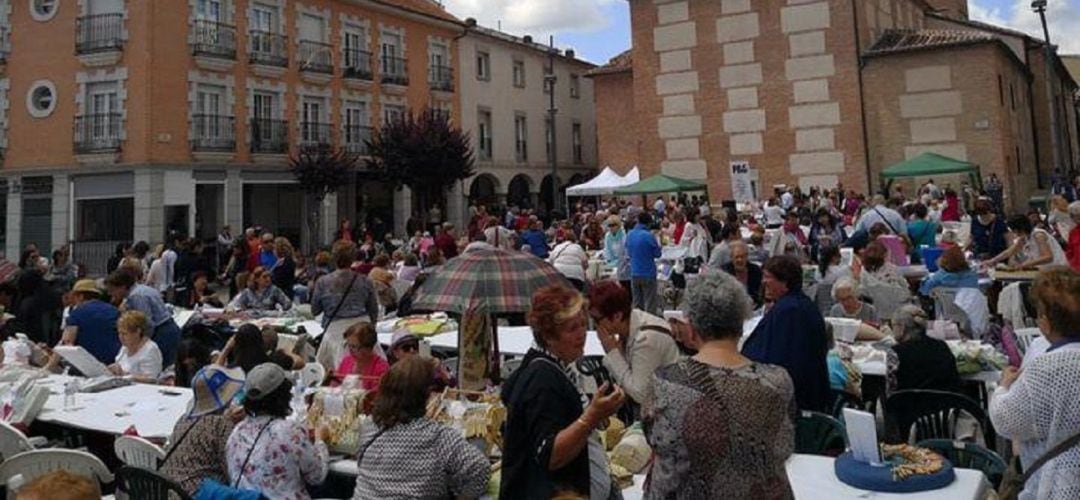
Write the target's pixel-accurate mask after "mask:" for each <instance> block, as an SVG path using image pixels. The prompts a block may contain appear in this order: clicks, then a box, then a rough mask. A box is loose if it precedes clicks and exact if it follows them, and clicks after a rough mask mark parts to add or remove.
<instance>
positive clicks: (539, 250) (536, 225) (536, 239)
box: [521, 220, 548, 259]
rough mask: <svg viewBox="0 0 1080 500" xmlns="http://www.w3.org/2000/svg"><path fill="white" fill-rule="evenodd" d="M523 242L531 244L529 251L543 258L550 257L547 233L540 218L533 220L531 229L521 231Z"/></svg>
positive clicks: (523, 243)
mask: <svg viewBox="0 0 1080 500" xmlns="http://www.w3.org/2000/svg"><path fill="white" fill-rule="evenodd" d="M521 244H522V245H529V251H530V252H532V254H533V255H535V256H537V257H540V258H541V259H546V258H548V244H547V235H545V234H544V226H543V224H541V223H540V221H538V220H534V221H532V223H531V224H530V225H529V229H528V230H527V231H525V232H524V233H521Z"/></svg>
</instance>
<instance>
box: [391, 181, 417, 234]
mask: <svg viewBox="0 0 1080 500" xmlns="http://www.w3.org/2000/svg"><path fill="white" fill-rule="evenodd" d="M412 211H413V206H412V190H411V189H409V188H408V187H403V188H401V190H399V191H395V192H394V234H397V235H402V234H405V221H407V220H409V217H411V216H412Z"/></svg>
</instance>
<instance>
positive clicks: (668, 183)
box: [615, 174, 709, 196]
mask: <svg viewBox="0 0 1080 500" xmlns="http://www.w3.org/2000/svg"><path fill="white" fill-rule="evenodd" d="M692 191H702V192H704V193H705V195H706V196H708V194H709V187H708V185H707V184H705V182H703V181H692V180H688V179H680V178H678V177H672V176H670V175H664V174H656V175H654V176H652V177H649V178H648V179H645V180H643V181H640V182H638V183H636V184H631V185H629V186H626V187H621V188H618V189H616V190H615V194H617V195H632V194H640V195H646V194H654V193H685V192H692Z"/></svg>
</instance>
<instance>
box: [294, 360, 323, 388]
mask: <svg viewBox="0 0 1080 500" xmlns="http://www.w3.org/2000/svg"><path fill="white" fill-rule="evenodd" d="M323 380H326V367H325V366H323V365H322V363H307V364H305V365H304V367H303V368H301V369H300V383H301V384H303V386H304V387H318V386H320V385H322V383H323Z"/></svg>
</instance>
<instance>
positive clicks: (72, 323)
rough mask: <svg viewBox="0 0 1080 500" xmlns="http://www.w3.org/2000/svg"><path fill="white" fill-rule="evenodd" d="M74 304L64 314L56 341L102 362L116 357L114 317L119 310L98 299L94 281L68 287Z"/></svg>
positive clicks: (117, 350)
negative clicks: (74, 346) (82, 351)
mask: <svg viewBox="0 0 1080 500" xmlns="http://www.w3.org/2000/svg"><path fill="white" fill-rule="evenodd" d="M71 298H72V300H73V301H74V302H75V304H74V305H73V306H72V308H71V313H70V314H68V318H67V326H66V327H64V334H63V337H61V339H60V343H61V344H63V345H77V346H79V347H82V348H83V349H86V350H87V352H89V353H90V354H91V355H93V356H94V357H95V358H97V360H98V361H101V362H102V363H105V364H111V363H112V362H113V361H115V360H116V353H117V352H120V340H119V337H117V336H116V320H117V319H118V318H119V317H120V311H119V310H118V309H117V308H115V307H113V305H112V304H109V303H107V302H104V301H102V300H101V290H100V289H98V287H97V283H95V282H94V280H79V281H78V282H76V283H75V287H74V288H72V289H71Z"/></svg>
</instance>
